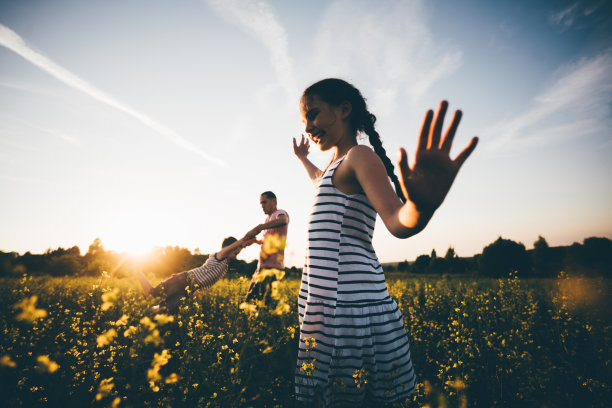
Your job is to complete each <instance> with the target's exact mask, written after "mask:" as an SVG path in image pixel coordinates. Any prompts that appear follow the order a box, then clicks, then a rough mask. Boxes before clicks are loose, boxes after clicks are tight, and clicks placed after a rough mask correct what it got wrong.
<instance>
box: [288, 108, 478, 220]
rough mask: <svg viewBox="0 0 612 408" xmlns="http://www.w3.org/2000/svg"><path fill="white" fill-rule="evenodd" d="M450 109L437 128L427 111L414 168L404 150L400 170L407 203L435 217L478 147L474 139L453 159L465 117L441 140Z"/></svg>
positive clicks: (456, 118)
mask: <svg viewBox="0 0 612 408" xmlns="http://www.w3.org/2000/svg"><path fill="white" fill-rule="evenodd" d="M447 108H448V102H447V101H442V102H441V103H440V107H439V108H438V113H437V114H436V118H435V120H434V121H433V126H432V118H433V111H432V110H429V111H427V114H426V115H425V120H424V121H423V127H422V128H421V134H420V136H419V142H418V144H417V150H416V154H415V159H414V164H413V165H412V167H410V166H409V165H408V157H407V155H406V150H404V149H403V148H401V149H400V158H399V161H398V167H399V169H400V184H401V187H402V191H403V193H404V196H405V197H406V199H407V200H410V201H412V203H413V204H414V205H415V207H416V208H417V210H419V211H420V212H423V213H433V212H434V211H435V210H436V209H437V208H438V207H439V206H440V204H442V201H444V198H445V197H446V194H447V193H448V191H449V190H450V188H451V185H452V184H453V181H454V180H455V177H456V176H457V173H458V172H459V169H460V168H461V166H462V165H463V163H464V162H465V160H466V159H467V158H468V157H469V156H470V154H471V153H472V151H473V150H474V148H476V144H477V143H478V138H477V137H474V138H472V140H471V141H470V144H469V145H468V146H467V147H466V148H465V149H463V151H462V152H461V153H459V155H458V156H457V157H456V158H455V159H454V160H452V159H451V158H450V149H451V146H452V144H453V138H454V137H455V132H456V131H457V127H458V126H459V122H460V121H461V115H462V113H461V111H459V110H457V111H455V115H454V116H453V120H452V122H451V124H450V127H449V128H448V130H447V131H446V134H445V135H444V138H441V134H442V127H443V123H444V116H445V115H446V109H447ZM296 154H297V153H296Z"/></svg>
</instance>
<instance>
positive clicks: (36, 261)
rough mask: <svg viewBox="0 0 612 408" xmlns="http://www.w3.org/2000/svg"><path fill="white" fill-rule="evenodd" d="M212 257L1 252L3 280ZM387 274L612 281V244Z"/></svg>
mask: <svg viewBox="0 0 612 408" xmlns="http://www.w3.org/2000/svg"><path fill="white" fill-rule="evenodd" d="M208 256H209V255H207V254H201V253H200V251H199V250H195V251H194V253H192V252H191V251H189V250H188V249H186V248H180V247H178V246H174V247H173V246H166V247H157V248H155V249H153V251H152V252H151V253H150V254H149V255H147V256H146V257H142V258H137V257H133V256H129V255H128V254H125V253H119V252H116V251H110V250H106V249H105V248H104V246H103V245H102V242H101V241H100V239H99V238H96V239H95V240H94V242H93V243H92V244H91V245H89V248H88V249H87V252H86V253H85V254H81V250H80V249H79V247H78V246H73V247H72V248H68V249H64V248H61V247H60V248H57V249H54V250H51V249H49V250H47V251H46V252H45V253H43V254H32V253H30V252H26V253H25V254H23V255H20V254H18V253H17V252H3V251H0V276H20V275H23V274H26V273H27V274H31V275H40V274H46V275H51V276H100V275H102V274H108V275H111V276H117V277H122V276H127V274H129V273H130V272H131V271H132V270H134V269H135V268H139V269H141V270H143V271H146V272H148V273H150V274H153V275H155V276H156V277H158V278H160V279H162V278H165V277H168V276H170V275H172V274H173V273H177V272H180V271H185V270H189V269H192V268H196V267H198V266H200V265H202V264H203V263H204V262H205V261H206V259H207V258H208ZM383 267H384V269H385V271H397V272H401V273H415V274H466V273H469V274H474V275H481V276H489V277H505V276H508V274H509V273H511V272H516V274H517V275H518V276H520V277H551V276H556V275H557V274H558V273H559V272H561V271H565V272H566V273H568V274H581V275H589V276H607V277H612V241H611V240H609V239H608V238H600V237H590V238H586V239H585V240H584V241H583V242H582V243H578V242H575V243H573V244H572V245H569V246H558V247H551V246H549V245H548V243H547V242H546V240H545V239H544V238H543V237H542V236H540V237H538V239H537V240H536V241H535V242H534V245H533V249H529V250H527V249H526V248H525V245H523V244H522V243H520V242H515V241H512V240H510V239H504V238H502V237H499V238H498V239H497V240H495V241H494V242H492V243H491V244H489V245H487V246H485V247H484V248H483V250H482V252H481V253H480V254H477V255H475V256H472V257H460V256H458V255H457V254H456V253H455V250H454V248H453V247H449V248H448V250H447V251H446V254H445V255H444V256H442V257H441V256H438V254H437V253H436V251H435V250H433V251H432V252H431V253H430V254H429V255H419V256H418V257H417V258H416V259H415V260H414V261H412V262H409V261H408V260H404V261H402V262H399V263H396V264H385V265H384V266H383ZM256 268H257V260H253V261H251V262H246V261H243V260H239V259H236V260H234V261H232V263H231V264H230V268H229V271H228V276H229V277H239V276H244V277H250V276H251V275H252V274H253V272H254V271H255V269H256ZM285 271H286V272H287V274H288V275H289V276H296V277H297V276H299V275H300V272H301V271H300V269H298V268H295V267H291V268H286V269H285Z"/></svg>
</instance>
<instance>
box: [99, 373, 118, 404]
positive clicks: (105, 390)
mask: <svg viewBox="0 0 612 408" xmlns="http://www.w3.org/2000/svg"><path fill="white" fill-rule="evenodd" d="M114 387H115V384H113V377H110V378H105V379H104V380H102V381H100V385H99V386H98V393H97V394H96V401H100V400H101V399H102V398H104V397H106V396H107V395H109V394H110V393H111V391H112V390H113V388H114Z"/></svg>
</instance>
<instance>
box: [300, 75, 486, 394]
mask: <svg viewBox="0 0 612 408" xmlns="http://www.w3.org/2000/svg"><path fill="white" fill-rule="evenodd" d="M447 107H448V104H447V102H446V101H443V102H442V103H441V104H440V107H439V109H438V112H437V114H436V117H435V119H434V117H433V112H432V111H431V110H430V111H428V112H427V114H426V116H425V120H424V122H423V126H422V129H421V133H420V136H419V140H418V144H417V149H416V155H415V160H414V163H413V165H412V166H409V165H408V160H407V156H406V152H405V150H404V149H400V159H399V169H400V178H399V179H398V178H397V176H395V174H394V168H393V164H392V163H391V161H390V160H389V158H388V157H387V155H386V152H385V150H384V148H383V146H382V142H381V140H380V136H379V135H378V133H377V132H376V130H375V128H374V124H375V121H376V117H375V116H374V115H372V114H371V113H370V112H369V111H368V110H367V106H366V103H365V99H364V98H363V96H362V95H361V93H360V92H359V90H357V89H356V88H355V87H353V86H352V85H351V84H349V83H347V82H346V81H343V80H339V79H325V80H322V81H319V82H317V83H315V84H313V85H311V86H310V87H308V88H307V89H306V90H305V91H304V93H303V95H302V99H301V104H300V110H301V113H302V118H303V122H304V124H305V130H306V133H307V134H308V136H309V138H310V140H311V141H312V142H314V143H316V144H317V145H318V146H319V148H320V149H321V150H323V151H327V150H331V151H332V152H333V157H332V159H331V161H330V163H329V165H328V166H327V168H326V169H325V170H324V171H322V170H320V169H319V168H317V167H316V166H315V165H314V164H313V163H312V162H311V161H310V160H309V159H308V153H309V141H308V140H307V139H305V138H304V136H302V138H301V140H300V141H299V143H298V142H297V141H296V140H295V139H294V140H293V147H294V153H295V155H296V156H297V157H298V159H299V160H300V161H301V162H302V164H303V165H304V168H305V169H306V171H307V173H308V175H309V176H310V178H311V180H312V181H313V182H314V184H315V186H316V188H317V193H316V196H315V202H314V205H313V209H312V212H311V215H310V221H309V225H308V248H307V256H306V265H305V267H304V270H303V275H302V283H301V287H300V292H299V297H298V310H299V323H300V343H299V349H298V361H297V370H296V397H297V399H298V400H301V401H306V402H318V403H319V404H322V405H324V406H325V405H328V404H329V405H336V404H357V405H361V404H363V403H364V401H366V402H367V404H368V406H370V405H371V404H376V403H391V402H395V401H399V400H403V399H405V398H406V397H407V396H408V395H409V394H410V393H412V392H413V391H414V389H415V385H416V376H415V373H414V369H413V367H412V361H411V356H410V346H409V343H408V339H407V335H406V331H405V328H404V322H403V318H402V314H401V312H400V310H399V308H398V306H397V304H396V302H395V300H394V299H392V298H391V297H390V295H389V292H388V290H387V286H386V282H385V277H384V274H383V271H382V267H381V265H380V262H379V261H378V258H377V256H376V253H375V251H374V248H373V247H372V236H373V232H374V223H375V220H376V215H377V214H378V215H380V217H381V219H382V221H383V223H384V224H385V226H386V227H387V229H388V230H389V231H390V232H391V233H392V234H393V235H394V236H396V237H398V238H407V237H410V236H412V235H415V234H417V233H418V232H420V231H421V230H423V228H425V226H426V225H427V223H428V222H429V220H430V219H431V217H432V216H433V214H434V212H435V211H436V209H437V208H438V207H439V206H440V204H441V203H442V201H443V200H444V198H445V197H446V194H447V193H448V191H449V189H450V187H451V185H452V183H453V180H454V179H455V176H456V175H457V172H458V171H459V168H460V167H461V165H462V164H463V163H464V162H465V160H466V159H467V158H468V156H469V155H470V153H471V152H472V151H473V150H474V148H475V147H476V144H477V141H478V139H477V138H473V139H472V141H471V142H470V144H469V145H468V147H467V148H465V149H464V150H463V151H462V152H461V153H460V154H459V156H457V158H456V159H454V160H453V159H451V158H450V157H449V152H450V149H451V145H452V141H453V138H454V136H455V132H456V130H457V126H458V124H459V121H460V119H461V112H460V111H456V112H455V114H454V116H453V119H452V122H451V125H450V127H449V128H448V131H447V132H446V134H444V136H442V128H443V120H444V116H445V114H446V110H447ZM361 132H363V133H365V134H366V135H367V136H368V139H369V142H370V144H371V146H372V147H373V149H372V148H370V147H368V146H364V145H358V144H357V135H358V134H359V133H361ZM389 179H391V181H392V182H393V185H394V188H393V187H392V186H391V183H390V182H389Z"/></svg>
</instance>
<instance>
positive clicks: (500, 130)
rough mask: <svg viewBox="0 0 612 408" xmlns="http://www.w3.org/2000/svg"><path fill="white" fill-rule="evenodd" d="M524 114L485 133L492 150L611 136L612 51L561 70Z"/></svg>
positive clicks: (505, 121)
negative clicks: (606, 134) (582, 137)
mask: <svg viewBox="0 0 612 408" xmlns="http://www.w3.org/2000/svg"><path fill="white" fill-rule="evenodd" d="M551 82H552V85H551V86H549V87H548V88H547V89H545V90H544V91H543V92H542V93H541V94H539V95H537V96H536V97H535V98H534V99H533V103H532V104H531V106H530V107H529V109H528V110H526V111H525V112H523V113H521V114H519V115H517V116H516V117H514V118H511V119H509V120H503V121H501V122H499V123H496V124H494V125H493V126H491V127H490V128H489V129H487V130H485V131H484V132H482V134H483V135H486V136H487V137H488V138H494V139H489V140H492V143H490V144H489V147H490V148H492V149H500V148H502V147H503V148H510V147H513V148H524V147H532V146H534V145H542V144H546V143H551V142H553V141H559V140H564V139H571V138H575V137H580V136H586V135H591V134H597V133H600V134H602V132H607V133H608V134H609V132H610V130H611V129H610V126H611V118H610V108H609V104H610V103H612V50H608V51H606V52H604V53H602V54H600V55H598V56H596V57H593V58H582V59H580V60H579V61H577V62H574V63H571V64H568V65H566V66H563V67H561V68H560V69H559V70H558V71H557V72H556V73H555V75H554V76H553V80H552V81H551Z"/></svg>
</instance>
